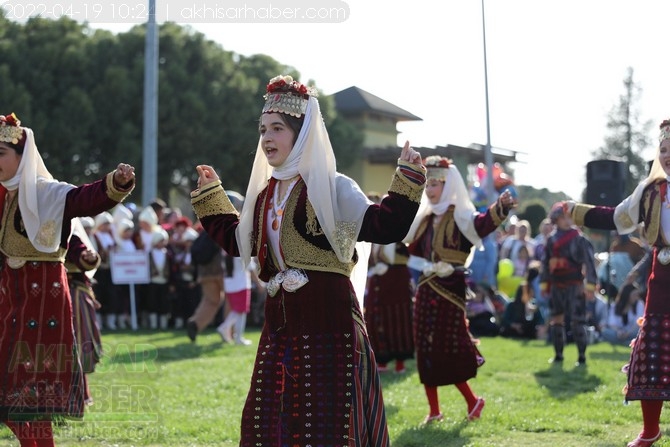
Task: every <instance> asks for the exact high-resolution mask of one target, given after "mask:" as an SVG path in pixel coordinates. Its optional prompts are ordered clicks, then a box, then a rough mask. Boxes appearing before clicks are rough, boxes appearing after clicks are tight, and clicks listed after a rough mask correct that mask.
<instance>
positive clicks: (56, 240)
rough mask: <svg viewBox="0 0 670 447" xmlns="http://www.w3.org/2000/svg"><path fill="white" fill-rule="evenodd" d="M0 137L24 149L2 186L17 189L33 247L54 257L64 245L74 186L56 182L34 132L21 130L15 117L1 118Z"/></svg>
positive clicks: (27, 232) (24, 223)
mask: <svg viewBox="0 0 670 447" xmlns="http://www.w3.org/2000/svg"><path fill="white" fill-rule="evenodd" d="M0 116H1V115H0ZM0 135H1V137H0V138H2V139H3V140H2V141H3V142H5V143H11V144H15V145H22V146H23V153H22V154H21V161H20V163H19V166H18V169H17V170H16V174H15V175H14V177H12V178H11V179H9V180H6V181H3V182H2V186H4V187H5V189H7V190H8V191H14V190H16V189H18V196H19V209H20V210H21V218H22V221H23V225H24V227H25V229H26V234H27V235H28V239H29V240H30V243H31V244H32V245H33V247H35V248H36V249H37V250H39V251H41V252H43V253H53V252H55V251H57V250H58V247H59V245H60V241H61V233H62V229H63V212H64V210H65V196H66V195H67V193H68V191H70V190H71V189H73V188H74V185H70V184H68V183H64V182H58V181H56V180H54V178H53V176H52V175H51V173H50V172H49V171H48V170H47V168H46V166H45V165H44V160H42V156H41V155H40V153H39V151H38V150H37V145H36V144H35V136H34V135H33V131H32V129H30V128H28V127H21V121H20V120H19V119H18V118H17V117H16V115H15V114H14V113H10V114H9V115H4V116H2V118H0ZM15 140H16V141H17V142H16V143H14V141H15Z"/></svg>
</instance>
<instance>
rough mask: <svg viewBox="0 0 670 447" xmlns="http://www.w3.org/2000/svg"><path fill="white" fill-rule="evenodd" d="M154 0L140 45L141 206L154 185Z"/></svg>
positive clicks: (150, 196)
mask: <svg viewBox="0 0 670 447" xmlns="http://www.w3.org/2000/svg"><path fill="white" fill-rule="evenodd" d="M156 28H157V27H156V0H149V17H148V19H147V34H146V40H145V45H144V132H143V148H142V205H143V206H146V205H148V204H149V203H150V202H151V201H152V200H153V199H154V198H155V197H156V194H157V184H158V180H157V179H158V176H157V171H158V155H157V152H158V150H157V146H158V32H157V29H156Z"/></svg>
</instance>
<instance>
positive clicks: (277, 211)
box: [272, 176, 300, 231]
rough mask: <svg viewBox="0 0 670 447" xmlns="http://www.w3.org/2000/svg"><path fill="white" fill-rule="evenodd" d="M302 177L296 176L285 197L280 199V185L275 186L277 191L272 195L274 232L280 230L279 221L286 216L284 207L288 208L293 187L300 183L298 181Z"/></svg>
mask: <svg viewBox="0 0 670 447" xmlns="http://www.w3.org/2000/svg"><path fill="white" fill-rule="evenodd" d="M299 178H300V176H296V177H295V178H294V179H293V180H292V181H291V183H289V185H288V187H287V188H286V192H284V197H282V198H281V200H280V199H279V197H278V195H279V184H277V185H276V186H275V189H274V191H273V194H272V229H273V230H274V231H277V230H279V220H280V218H281V217H282V216H283V215H284V207H285V206H286V201H287V200H288V196H289V195H291V194H290V193H291V189H293V185H295V184H296V183H297V182H298V179H299Z"/></svg>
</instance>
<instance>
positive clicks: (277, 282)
mask: <svg viewBox="0 0 670 447" xmlns="http://www.w3.org/2000/svg"><path fill="white" fill-rule="evenodd" d="M308 282H309V278H307V274H306V273H305V272H304V271H303V270H302V269H295V268H290V269H287V270H284V271H281V272H279V273H277V274H276V275H274V276H273V277H272V278H270V281H268V283H267V286H266V290H267V291H268V295H270V296H275V295H276V294H277V292H279V288H280V287H283V288H284V290H286V291H287V292H295V291H296V290H298V289H299V288H301V287H302V286H304V285H305V284H307V283H308Z"/></svg>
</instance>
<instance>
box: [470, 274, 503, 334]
mask: <svg viewBox="0 0 670 447" xmlns="http://www.w3.org/2000/svg"><path fill="white" fill-rule="evenodd" d="M488 289H490V287H489V286H488V285H486V284H476V285H475V286H474V287H473V289H472V291H473V294H472V297H471V298H470V299H469V300H468V301H466V303H465V310H466V316H467V318H468V321H469V324H470V326H469V327H470V333H471V334H472V335H473V336H475V337H486V336H489V337H493V336H496V335H498V332H500V327H499V326H498V319H497V318H496V309H495V306H494V305H493V302H492V301H491V298H490V297H489V292H488Z"/></svg>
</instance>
